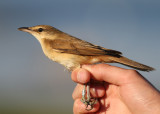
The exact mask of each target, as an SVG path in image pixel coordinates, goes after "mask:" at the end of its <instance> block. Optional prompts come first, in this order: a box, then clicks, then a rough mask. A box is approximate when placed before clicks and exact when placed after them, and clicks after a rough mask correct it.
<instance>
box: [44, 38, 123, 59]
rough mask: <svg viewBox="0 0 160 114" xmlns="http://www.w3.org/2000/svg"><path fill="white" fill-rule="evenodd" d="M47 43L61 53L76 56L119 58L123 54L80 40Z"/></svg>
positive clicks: (57, 40) (59, 40)
mask: <svg viewBox="0 0 160 114" xmlns="http://www.w3.org/2000/svg"><path fill="white" fill-rule="evenodd" d="M45 42H46V43H48V44H49V46H50V47H52V48H53V49H54V50H56V51H57V52H60V53H69V54H76V55H85V56H98V55H112V56H117V57H119V56H120V55H121V52H119V51H115V50H110V49H105V48H103V47H100V46H96V45H93V44H91V43H89V42H86V41H83V40H80V39H77V38H76V39H69V40H68V39H54V40H48V39H47V40H46V41H45Z"/></svg>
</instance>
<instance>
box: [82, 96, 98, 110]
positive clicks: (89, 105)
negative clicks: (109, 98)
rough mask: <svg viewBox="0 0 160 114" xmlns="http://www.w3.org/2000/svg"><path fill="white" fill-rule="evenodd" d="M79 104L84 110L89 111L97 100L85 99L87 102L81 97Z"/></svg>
mask: <svg viewBox="0 0 160 114" xmlns="http://www.w3.org/2000/svg"><path fill="white" fill-rule="evenodd" d="M81 102H82V103H84V104H85V105H86V110H87V111H90V110H92V109H93V106H94V104H96V102H97V99H96V98H87V100H86V99H85V98H84V97H82V99H81Z"/></svg>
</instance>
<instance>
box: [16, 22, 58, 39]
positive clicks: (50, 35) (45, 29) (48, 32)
mask: <svg viewBox="0 0 160 114" xmlns="http://www.w3.org/2000/svg"><path fill="white" fill-rule="evenodd" d="M18 30H20V31H24V32H28V33H30V34H32V35H33V36H34V37H36V38H37V40H38V41H41V40H42V39H44V38H45V39H52V40H53V39H54V38H56V37H57V36H58V34H59V33H61V31H59V30H58V29H56V28H54V27H52V26H49V25H37V26H33V27H20V28H18Z"/></svg>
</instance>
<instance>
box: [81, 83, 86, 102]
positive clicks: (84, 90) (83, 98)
mask: <svg viewBox="0 0 160 114" xmlns="http://www.w3.org/2000/svg"><path fill="white" fill-rule="evenodd" d="M85 96H86V85H85V84H84V87H83V90H82V98H81V102H82V103H84V104H85V102H86V98H85Z"/></svg>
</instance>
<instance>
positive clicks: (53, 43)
mask: <svg viewBox="0 0 160 114" xmlns="http://www.w3.org/2000/svg"><path fill="white" fill-rule="evenodd" d="M19 30H21V31H25V32H28V33H30V34H32V35H33V36H35V37H36V38H37V40H38V41H39V42H40V44H41V46H42V49H43V52H44V53H45V55H46V56H48V57H49V58H50V59H52V60H53V61H56V62H58V63H60V64H62V65H64V66H65V67H66V68H67V69H69V70H74V69H75V68H78V67H80V66H81V65H83V64H95V63H120V64H123V65H126V66H129V67H132V68H135V69H138V70H142V71H152V70H154V68H152V67H149V66H147V65H144V64H141V63H138V62H135V61H133V60H130V59H128V58H126V57H123V56H122V53H121V52H119V51H115V50H111V49H106V48H103V47H101V46H97V45H93V44H91V43H89V42H86V41H84V40H80V39H78V38H75V37H73V36H70V35H68V34H66V33H64V32H62V31H60V30H58V29H56V28H54V27H51V26H48V25H38V26H34V27H21V28H19Z"/></svg>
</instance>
